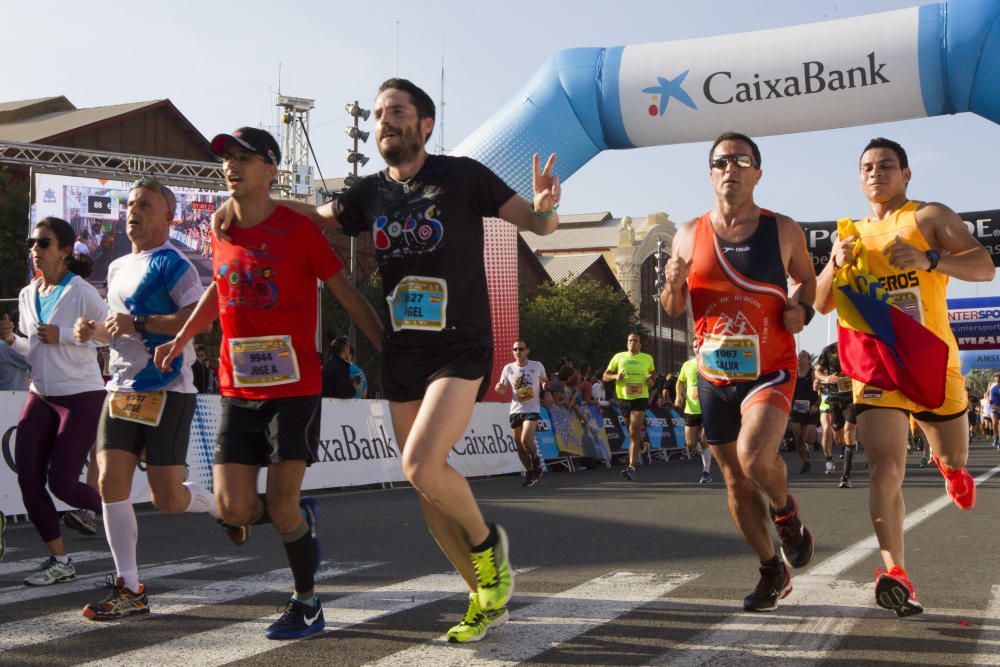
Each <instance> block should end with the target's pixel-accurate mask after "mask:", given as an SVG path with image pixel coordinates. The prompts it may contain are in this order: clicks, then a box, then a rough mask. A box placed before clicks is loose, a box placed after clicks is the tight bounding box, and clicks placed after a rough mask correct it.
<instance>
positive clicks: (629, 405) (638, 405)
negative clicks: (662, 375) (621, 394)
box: [622, 398, 649, 415]
mask: <svg viewBox="0 0 1000 667" xmlns="http://www.w3.org/2000/svg"><path fill="white" fill-rule="evenodd" d="M647 408H649V399H648V398H633V399H632V400H631V401H626V400H625V399H622V412H623V413H625V414H626V415H628V414H629V413H630V412H646V409H647Z"/></svg>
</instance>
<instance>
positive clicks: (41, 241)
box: [27, 236, 52, 250]
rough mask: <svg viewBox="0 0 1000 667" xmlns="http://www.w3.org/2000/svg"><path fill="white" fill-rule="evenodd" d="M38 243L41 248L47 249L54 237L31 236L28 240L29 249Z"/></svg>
mask: <svg viewBox="0 0 1000 667" xmlns="http://www.w3.org/2000/svg"><path fill="white" fill-rule="evenodd" d="M36 243H37V244H38V247H39V248H41V249H42V250H45V249H46V248H48V247H49V246H50V245H52V239H50V238H49V237H47V236H43V237H42V238H40V239H36V238H35V237H34V236H29V237H28V240H27V244H28V250H31V249H32V248H34V247H35V244H36Z"/></svg>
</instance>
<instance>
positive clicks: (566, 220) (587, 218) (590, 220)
mask: <svg viewBox="0 0 1000 667" xmlns="http://www.w3.org/2000/svg"><path fill="white" fill-rule="evenodd" d="M612 217H614V216H612V215H611V211H601V212H599V213H566V214H561V215H560V216H559V224H560V225H591V226H593V225H598V224H600V223H602V222H604V221H606V220H608V219H610V218H612Z"/></svg>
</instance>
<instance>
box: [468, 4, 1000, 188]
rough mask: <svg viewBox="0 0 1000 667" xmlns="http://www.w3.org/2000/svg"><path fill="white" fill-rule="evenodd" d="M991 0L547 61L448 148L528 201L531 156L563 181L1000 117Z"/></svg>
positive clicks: (572, 53) (997, 38)
mask: <svg viewBox="0 0 1000 667" xmlns="http://www.w3.org/2000/svg"><path fill="white" fill-rule="evenodd" d="M998 82H1000V0H952V1H951V2H945V3H941V4H931V5H923V6H920V7H913V8H909V9H903V10H898V11H891V12H884V13H879V14H870V15H867V16H859V17H854V18H848V19H841V20H835V21H827V22H821V23H811V24H806V25H800V26H793V27H787V28H779V29H773V30H763V31H759V32H751V33H744V34H739V35H724V36H718V37H706V38H699V39H690V40H683V41H676V42H663V43H659V44H640V45H633V46H616V47H611V48H575V49H566V50H564V51H560V52H559V53H557V54H556V55H554V56H553V57H552V58H551V59H550V60H549V61H548V62H547V63H546V64H545V65H544V66H543V67H542V68H541V69H540V70H539V71H538V72H537V73H536V74H535V75H534V76H533V77H532V78H531V80H530V81H529V82H528V83H527V84H526V85H525V87H524V88H523V89H522V90H521V91H520V92H519V93H518V94H517V95H516V96H515V97H514V98H513V99H512V100H511V101H509V102H508V103H507V104H506V105H504V106H503V107H502V108H501V109H500V110H499V111H498V112H497V113H496V114H494V116H493V117H492V118H490V119H489V120H488V121H487V122H486V123H484V124H483V125H482V126H481V127H480V128H478V129H477V130H476V131H475V132H473V133H472V134H471V135H470V136H469V137H468V138H466V139H465V140H464V141H463V142H462V143H461V144H460V145H459V146H458V147H456V149H455V150H454V151H453V154H455V155H468V156H470V157H474V158H476V159H477V160H479V161H480V162H483V163H484V164H486V165H488V166H489V167H490V168H491V169H493V170H494V171H495V172H496V173H497V174H499V175H500V176H501V177H502V178H503V179H504V180H505V181H507V182H508V183H509V184H510V185H511V186H512V187H514V188H515V189H516V190H517V191H518V192H520V193H521V194H522V195H525V196H528V197H529V198H530V194H531V178H530V173H527V170H525V169H524V165H525V164H527V163H528V161H529V160H530V158H531V155H532V154H533V153H535V152H538V153H540V154H542V155H547V154H548V153H550V152H555V153H558V155H559V159H558V161H557V162H556V173H558V174H559V176H560V178H562V179H564V180H565V179H567V178H569V177H570V176H571V175H572V174H573V173H574V172H575V171H576V170H577V169H579V168H580V167H582V166H583V165H584V164H585V163H586V162H587V161H588V160H590V159H591V158H593V157H594V156H595V155H597V154H598V153H599V152H601V151H603V150H608V149H625V148H634V147H639V146H658V145H665V144H674V143H684V142H692V141H706V140H711V139H714V138H715V137H716V136H718V134H719V133H720V132H723V131H725V130H729V129H736V130H738V131H741V132H746V133H747V134H749V135H751V136H760V135H771V134H784V133H791V132H804V131H811V130H823V129H830V128H836V127H846V126H851V125H867V124H871V123H880V122H885V121H895V120H904V119H909V118H919V117H925V116H937V115H942V114H954V113H959V112H963V111H971V112H973V113H976V114H979V115H981V116H983V117H985V118H987V119H989V120H991V121H993V122H1000V83H998Z"/></svg>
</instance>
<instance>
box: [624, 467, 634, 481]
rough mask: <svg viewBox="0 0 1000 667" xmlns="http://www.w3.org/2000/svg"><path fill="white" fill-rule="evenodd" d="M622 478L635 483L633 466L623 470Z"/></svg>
mask: <svg viewBox="0 0 1000 667" xmlns="http://www.w3.org/2000/svg"><path fill="white" fill-rule="evenodd" d="M622 477H624V478H625V479H627V480H628V481H630V482H634V481H635V468H633V467H632V466H627V467H625V468H622Z"/></svg>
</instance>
